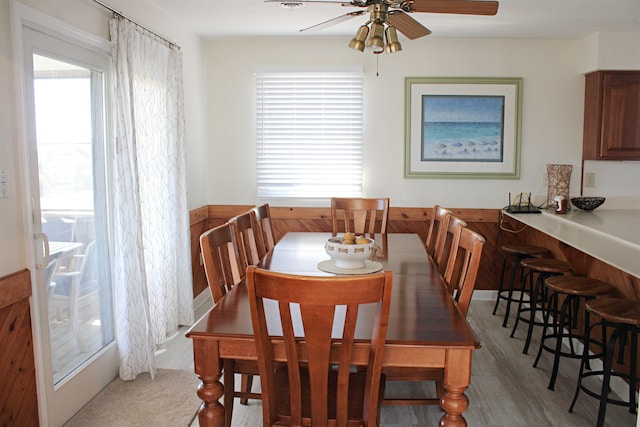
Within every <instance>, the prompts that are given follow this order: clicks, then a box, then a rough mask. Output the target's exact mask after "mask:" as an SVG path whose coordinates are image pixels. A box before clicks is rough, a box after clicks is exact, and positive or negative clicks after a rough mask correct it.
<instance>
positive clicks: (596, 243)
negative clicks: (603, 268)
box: [504, 209, 640, 278]
mask: <svg viewBox="0 0 640 427" xmlns="http://www.w3.org/2000/svg"><path fill="white" fill-rule="evenodd" d="M504 214H505V215H506V216H508V217H510V218H513V219H515V220H517V221H519V222H521V223H522V224H525V225H527V226H529V227H531V228H534V229H536V230H538V231H540V232H542V233H545V234H547V235H549V236H551V237H553V238H555V239H557V240H559V241H561V242H563V243H566V244H567V245H569V246H572V247H574V248H576V249H578V250H579V251H582V252H584V253H585V254H587V255H590V256H592V257H594V258H596V259H598V260H600V261H602V262H605V263H607V264H609V265H611V266H613V267H615V268H617V269H619V270H622V271H624V272H626V273H628V274H630V275H632V276H634V277H636V278H640V210H635V209H596V210H594V211H592V212H584V211H580V210H573V211H570V212H568V213H567V214H562V215H559V214H556V213H555V212H554V211H551V210H550V211H543V212H542V214H510V213H507V212H504Z"/></svg>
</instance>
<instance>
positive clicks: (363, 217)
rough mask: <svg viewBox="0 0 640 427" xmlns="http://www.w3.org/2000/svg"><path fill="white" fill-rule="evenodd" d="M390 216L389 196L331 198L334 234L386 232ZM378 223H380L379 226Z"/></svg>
mask: <svg viewBox="0 0 640 427" xmlns="http://www.w3.org/2000/svg"><path fill="white" fill-rule="evenodd" d="M388 217H389V198H388V197H387V198H383V199H359V198H338V197H333V198H332V199H331V229H332V233H333V235H334V236H335V235H337V234H338V233H340V232H345V233H346V232H352V233H355V234H367V233H368V234H370V235H373V234H375V233H376V232H377V233H382V234H384V233H386V232H387V220H388ZM339 223H342V228H340V227H339V225H338V224H339ZM377 223H379V224H380V226H379V227H377Z"/></svg>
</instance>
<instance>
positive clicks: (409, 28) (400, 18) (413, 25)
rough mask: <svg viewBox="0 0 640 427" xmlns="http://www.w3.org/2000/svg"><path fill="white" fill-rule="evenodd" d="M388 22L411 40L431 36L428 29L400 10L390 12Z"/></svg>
mask: <svg viewBox="0 0 640 427" xmlns="http://www.w3.org/2000/svg"><path fill="white" fill-rule="evenodd" d="M387 22H388V23H389V25H391V26H393V27H396V29H397V30H398V31H400V32H401V33H402V34H404V35H405V36H406V37H407V38H408V39H411V40H414V39H417V38H420V37H424V36H428V35H429V34H431V31H429V29H428V28H426V27H425V26H424V25H422V24H421V23H419V22H418V21H416V20H415V19H413V18H412V17H411V16H409V15H407V14H406V13H404V12H402V11H399V10H393V11H390V12H389V15H388V16H387Z"/></svg>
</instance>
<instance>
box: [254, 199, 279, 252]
mask: <svg viewBox="0 0 640 427" xmlns="http://www.w3.org/2000/svg"><path fill="white" fill-rule="evenodd" d="M252 210H253V212H254V213H255V215H256V221H257V222H258V226H259V227H260V236H261V237H262V244H263V245H264V252H265V253H267V252H269V251H270V250H271V249H273V248H274V246H275V245H276V239H275V237H274V235H273V227H272V226H271V209H270V208H269V204H268V203H265V204H264V205H260V206H256V207H255V208H253V209H252Z"/></svg>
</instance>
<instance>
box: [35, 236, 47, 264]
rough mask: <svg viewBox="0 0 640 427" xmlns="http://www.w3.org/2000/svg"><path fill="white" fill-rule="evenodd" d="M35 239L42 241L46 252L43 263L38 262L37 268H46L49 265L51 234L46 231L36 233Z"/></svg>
mask: <svg viewBox="0 0 640 427" xmlns="http://www.w3.org/2000/svg"><path fill="white" fill-rule="evenodd" d="M33 238H34V240H40V241H41V242H42V248H43V252H44V259H43V260H42V261H43V262H42V263H38V262H36V268H37V269H38V270H44V269H45V268H47V265H49V258H50V257H49V236H47V235H46V234H45V233H35V234H34V235H33Z"/></svg>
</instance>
